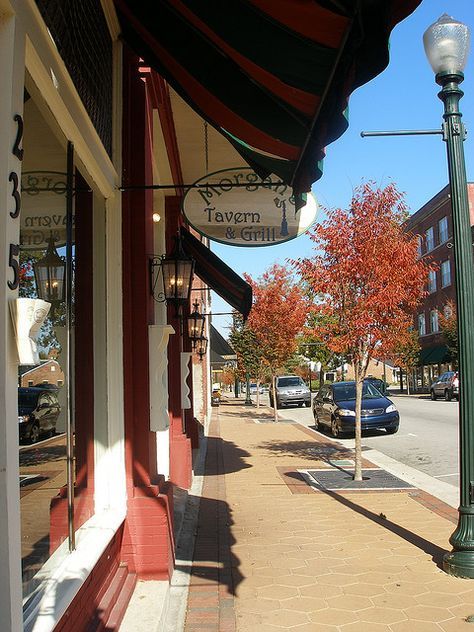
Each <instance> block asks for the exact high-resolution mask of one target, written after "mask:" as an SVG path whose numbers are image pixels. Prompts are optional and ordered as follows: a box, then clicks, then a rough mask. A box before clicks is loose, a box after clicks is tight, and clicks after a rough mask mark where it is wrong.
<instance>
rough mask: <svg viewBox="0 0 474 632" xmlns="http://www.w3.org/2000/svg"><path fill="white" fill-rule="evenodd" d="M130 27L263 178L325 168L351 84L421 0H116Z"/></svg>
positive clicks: (371, 73)
mask: <svg viewBox="0 0 474 632" xmlns="http://www.w3.org/2000/svg"><path fill="white" fill-rule="evenodd" d="M114 1H115V6H116V8H117V11H118V15H119V19H120V24H121V29H122V33H121V37H122V38H123V39H124V40H125V42H127V43H128V44H129V45H130V46H131V47H132V49H134V50H135V52H136V53H137V54H138V55H140V57H142V58H143V60H144V62H145V63H146V64H149V65H150V66H151V67H152V68H153V69H154V70H156V71H157V72H159V73H160V74H161V75H162V76H163V77H164V78H165V79H166V80H167V81H168V82H169V83H170V85H171V86H172V87H173V88H174V89H175V90H176V91H177V92H178V94H180V95H181V97H182V98H183V99H184V100H185V101H186V102H187V103H188V104H189V105H190V106H191V107H192V108H193V109H194V110H195V111H196V112H198V113H199V114H200V115H201V116H202V118H204V119H205V120H206V121H208V122H209V124H210V125H212V126H213V127H214V128H215V129H216V130H218V131H219V132H220V133H221V134H223V135H224V136H225V137H226V138H227V139H228V140H229V142H230V143H231V144H232V145H233V146H234V147H235V149H236V150H237V151H238V152H239V153H240V154H241V156H242V157H243V158H244V160H246V161H247V163H248V164H249V165H250V166H251V167H252V168H253V169H254V170H255V171H256V172H257V173H258V174H259V175H260V176H261V177H262V178H263V177H266V176H268V175H269V174H272V173H273V174H275V175H276V176H279V177H280V178H281V179H282V180H283V181H284V182H285V183H286V184H289V185H291V186H292V187H293V189H294V191H295V193H302V192H305V191H309V190H310V189H311V185H312V183H313V182H315V181H316V180H318V179H319V178H320V177H321V173H322V161H323V158H324V155H325V148H326V147H327V145H329V143H332V142H333V141H334V140H336V139H337V138H339V136H341V134H343V132H344V131H345V130H346V128H347V125H348V122H347V118H346V110H347V106H348V99H349V96H350V95H351V93H352V92H353V91H354V90H356V89H357V88H358V87H359V86H362V85H363V84H364V83H366V82H368V81H370V80H371V79H373V78H374V77H375V76H376V75H378V74H379V73H380V72H382V70H383V69H384V68H385V67H386V66H387V64H388V40H389V37H390V32H391V31H392V29H393V28H394V26H395V25H396V24H397V23H398V22H400V21H401V20H403V19H404V18H405V17H406V16H407V15H409V14H410V13H411V12H412V11H414V10H415V9H416V7H417V6H418V5H419V4H420V2H421V0H318V1H317V2H316V1H313V0H226V1H225V2H220V1H218V0H205V1H202V0H201V1H199V0H114Z"/></svg>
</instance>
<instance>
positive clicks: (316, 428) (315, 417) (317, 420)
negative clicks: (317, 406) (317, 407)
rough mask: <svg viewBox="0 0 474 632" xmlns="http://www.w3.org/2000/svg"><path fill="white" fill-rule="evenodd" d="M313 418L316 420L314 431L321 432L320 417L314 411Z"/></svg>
mask: <svg viewBox="0 0 474 632" xmlns="http://www.w3.org/2000/svg"><path fill="white" fill-rule="evenodd" d="M313 418H314V424H313V427H314V429H315V430H320V427H319V419H318V415H317V414H316V413H315V412H314V410H313Z"/></svg>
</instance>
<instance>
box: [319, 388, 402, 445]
mask: <svg viewBox="0 0 474 632" xmlns="http://www.w3.org/2000/svg"><path fill="white" fill-rule="evenodd" d="M355 397H356V384H355V382H335V383H334V384H325V385H324V386H323V387H322V388H321V389H320V390H319V392H318V393H317V395H316V397H315V398H314V400H313V417H314V424H315V426H316V428H318V427H320V426H327V427H328V428H330V429H331V433H332V435H333V436H334V437H341V436H343V435H344V434H345V433H351V434H353V433H354V429H355ZM399 424H400V416H399V414H398V411H397V408H396V406H395V404H394V403H393V402H392V401H391V400H390V399H388V398H387V397H384V396H383V395H382V394H381V393H380V391H379V390H378V389H376V388H375V387H374V386H373V385H372V384H371V383H370V382H364V384H363V386H362V411H361V426H362V430H380V429H384V430H385V432H386V433H387V434H394V433H395V432H397V431H398V427H399Z"/></svg>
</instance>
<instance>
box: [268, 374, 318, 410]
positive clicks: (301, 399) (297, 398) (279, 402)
mask: <svg viewBox="0 0 474 632" xmlns="http://www.w3.org/2000/svg"><path fill="white" fill-rule="evenodd" d="M275 392H276V395H275V397H273V389H272V387H270V406H273V402H274V401H275V403H276V407H277V408H281V407H282V406H287V405H288V404H296V405H297V406H303V404H304V405H305V406H311V393H310V391H309V388H308V387H307V385H306V384H305V382H304V380H302V379H301V378H300V377H299V376H298V375H280V376H278V377H276V378H275Z"/></svg>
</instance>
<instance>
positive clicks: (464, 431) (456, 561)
mask: <svg viewBox="0 0 474 632" xmlns="http://www.w3.org/2000/svg"><path fill="white" fill-rule="evenodd" d="M423 41H424V45H425V51H426V54H427V57H428V60H429V62H430V64H431V66H432V68H433V70H434V72H435V73H436V82H437V83H438V84H439V85H440V86H441V92H440V93H439V95H438V96H439V98H440V99H441V100H442V101H443V103H444V117H443V118H444V121H445V122H444V125H443V138H444V140H445V141H446V149H447V157H448V171H449V183H450V187H451V205H452V215H453V237H454V266H455V275H456V300H457V321H458V323H457V324H458V340H459V352H458V353H459V378H460V379H459V381H460V385H459V386H460V388H459V390H460V401H459V449H460V506H459V519H458V525H457V527H456V530H455V531H454V533H453V534H452V536H451V538H450V540H449V541H450V543H451V545H452V547H453V550H452V551H451V552H450V553H448V554H446V555H445V557H444V564H443V565H444V570H445V571H446V572H447V573H449V574H450V575H455V576H457V577H465V578H471V579H473V578H474V261H473V254H472V238H471V222H470V218H469V205H468V194H467V182H466V167H465V161H464V149H463V141H464V138H465V129H464V125H463V123H462V120H461V113H460V111H459V100H460V99H461V97H462V96H463V92H462V91H461V90H460V89H459V84H460V83H461V82H462V81H463V79H464V75H463V70H464V67H465V64H466V61H467V54H468V51H469V29H468V28H467V26H466V25H464V24H461V23H460V22H457V21H456V20H454V19H453V18H451V17H449V16H448V15H446V14H444V15H443V16H441V17H440V18H439V20H438V21H437V22H435V23H434V24H433V25H431V26H430V27H429V28H428V30H427V31H426V33H425V34H424V36H423Z"/></svg>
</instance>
